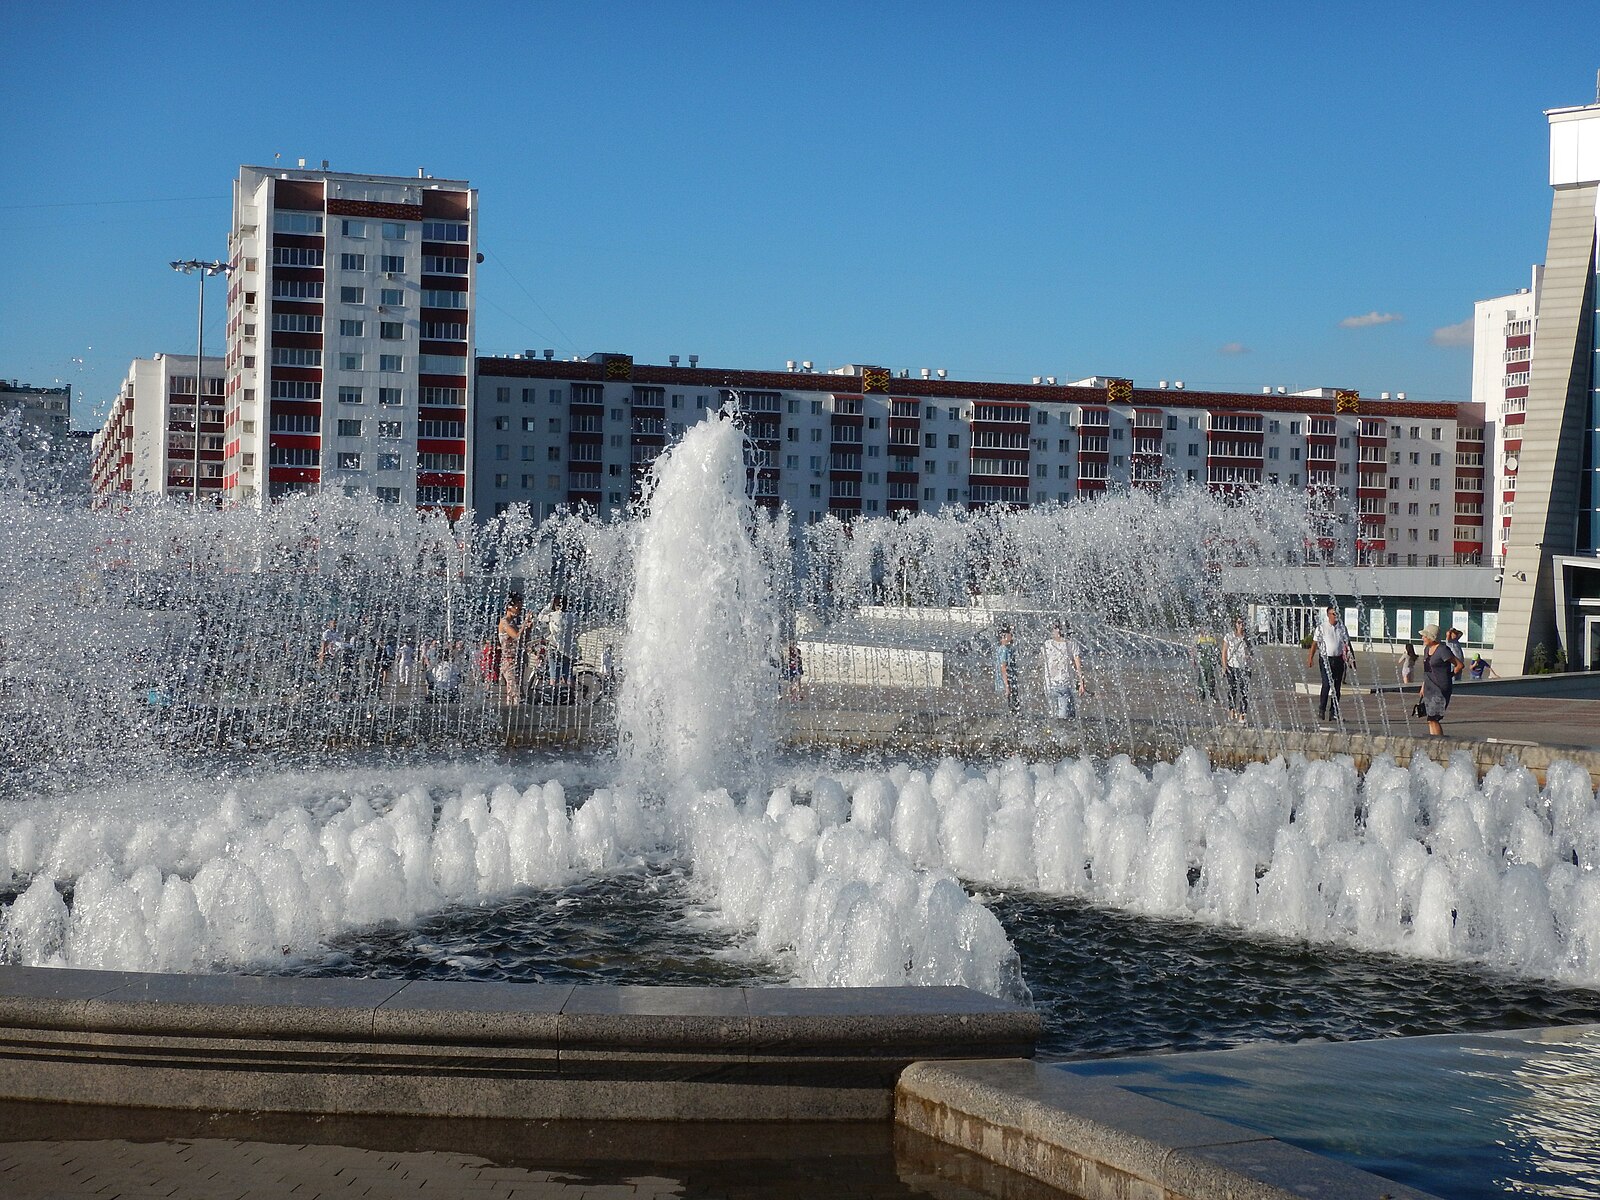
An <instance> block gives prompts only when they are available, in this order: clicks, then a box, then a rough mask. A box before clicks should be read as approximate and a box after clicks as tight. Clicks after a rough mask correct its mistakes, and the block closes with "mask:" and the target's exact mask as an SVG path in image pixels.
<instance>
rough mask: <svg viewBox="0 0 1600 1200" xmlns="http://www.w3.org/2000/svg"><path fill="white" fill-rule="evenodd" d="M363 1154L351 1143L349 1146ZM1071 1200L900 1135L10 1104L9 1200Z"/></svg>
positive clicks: (861, 1127)
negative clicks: (427, 1199)
mask: <svg viewBox="0 0 1600 1200" xmlns="http://www.w3.org/2000/svg"><path fill="white" fill-rule="evenodd" d="M341 1143H348V1144H341ZM1001 1194H1004V1195H1006V1196H1008V1197H1018V1198H1020V1200H1030V1198H1032V1197H1039V1198H1041V1200H1042V1198H1043V1197H1046V1196H1053V1195H1058V1194H1059V1193H1055V1192H1052V1191H1050V1190H1049V1189H1047V1188H1045V1187H1044V1186H1043V1185H1041V1184H1038V1183H1036V1182H1034V1181H1032V1180H1029V1179H1026V1178H1024V1177H1022V1176H1018V1175H1015V1174H1013V1173H1012V1172H1010V1171H1007V1170H1005V1169H1004V1168H1002V1167H997V1166H995V1165H993V1164H991V1163H988V1162H986V1161H984V1160H982V1159H979V1158H977V1157H975V1156H973V1155H970V1154H967V1153H965V1152H964V1151H961V1150H957V1149H955V1148H953V1147H948V1146H944V1145H941V1144H940V1143H937V1142H934V1141H932V1140H931V1139H929V1138H926V1137H924V1136H922V1135H920V1134H916V1133H913V1132H911V1131H907V1130H899V1131H896V1130H893V1129H891V1128H890V1126H889V1125H888V1124H887V1123H865V1124H852V1125H839V1124H819V1125H815V1126H810V1127H803V1126H792V1125H789V1126H783V1125H778V1126H775V1125H771V1124H757V1125H746V1126H728V1125H707V1126H698V1125H696V1126H660V1125H650V1124H630V1125H620V1124H614V1125H607V1124H576V1123H572V1124H569V1125H561V1124H552V1123H549V1122H511V1121H487V1122H467V1121H419V1120H405V1119H397V1120H392V1121H381V1122H380V1121H373V1120H361V1119H350V1118H329V1119H324V1120H317V1119H314V1118H282V1117H279V1118H263V1117H249V1116H206V1115H203V1114H184V1113H167V1112H148V1113H146V1112H133V1111H130V1110H118V1109H91V1108H67V1107H58V1106H52V1105H34V1106H25V1105H18V1104H4V1103H0V1196H4V1197H5V1198H6V1200H45V1198H47V1197H48V1198H51V1200H55V1198H60V1200H76V1198H78V1197H84V1198H88V1197H94V1198H95V1200H107V1198H109V1197H135V1196H137V1197H146V1196H150V1197H156V1196H159V1197H169V1198H171V1200H191V1198H192V1200H256V1198H258V1197H259V1198H262V1200H265V1198H266V1197H284V1196H293V1197H295V1198H296V1200H301V1198H304V1200H312V1198H315V1197H350V1198H352V1200H353V1198H355V1197H364V1198H367V1200H380V1198H387V1197H417V1196H440V1197H463V1198H470V1200H519V1198H520V1200H651V1198H653V1197H682V1196H695V1197H706V1198H714V1197H726V1198H728V1200H743V1198H745V1197H749V1198H751V1200H754V1198H755V1197H776V1198H777V1200H783V1198H785V1197H792V1198H794V1200H801V1198H805V1200H810V1198H812V1197H819V1196H826V1197H830V1198H831V1197H839V1198H840V1200H877V1198H879V1197H884V1198H887V1197H915V1196H934V1197H939V1198H941V1200H979V1198H981V1197H988V1196H997V1195H1001Z"/></svg>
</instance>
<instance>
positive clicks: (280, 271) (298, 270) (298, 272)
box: [272, 267, 322, 283]
mask: <svg viewBox="0 0 1600 1200" xmlns="http://www.w3.org/2000/svg"><path fill="white" fill-rule="evenodd" d="M272 277H273V278H274V279H283V280H287V281H290V282H295V283H321V282H322V268H321V267H273V268H272Z"/></svg>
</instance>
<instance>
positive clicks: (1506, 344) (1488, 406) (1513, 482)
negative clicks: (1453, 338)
mask: <svg viewBox="0 0 1600 1200" xmlns="http://www.w3.org/2000/svg"><path fill="white" fill-rule="evenodd" d="M1543 278H1544V267H1543V265H1542V264H1541V265H1538V266H1535V267H1534V268H1533V279H1532V285H1531V286H1530V287H1526V288H1522V289H1521V290H1520V291H1516V292H1513V293H1511V294H1510V295H1506V296H1495V297H1493V298H1491V299H1488V300H1479V301H1478V302H1477V303H1476V304H1474V305H1473V312H1472V331H1473V332H1472V399H1473V402H1474V403H1477V404H1482V405H1483V406H1484V410H1485V415H1486V420H1487V422H1488V424H1489V425H1491V426H1492V427H1494V428H1495V429H1496V430H1497V431H1498V432H1499V435H1500V436H1499V438H1498V441H1497V444H1496V446H1495V452H1494V457H1493V460H1492V463H1491V464H1490V470H1489V472H1488V476H1489V487H1488V495H1487V497H1486V504H1487V505H1488V506H1489V509H1490V511H1489V512H1488V514H1487V515H1488V518H1489V520H1488V530H1489V540H1490V552H1491V553H1492V555H1493V557H1494V559H1495V561H1496V562H1503V561H1504V559H1505V554H1506V547H1507V545H1508V543H1509V540H1510V535H1511V518H1512V515H1513V514H1514V513H1515V511H1516V498H1517V471H1518V468H1519V467H1520V466H1521V453H1522V422H1523V420H1524V419H1525V417H1526V414H1527V410H1528V380H1529V370H1530V368H1531V366H1532V359H1533V341H1534V338H1535V337H1536V336H1537V332H1538V314H1539V288H1540V284H1541V282H1542V280H1543Z"/></svg>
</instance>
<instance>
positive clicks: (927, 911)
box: [0, 752, 1600, 997]
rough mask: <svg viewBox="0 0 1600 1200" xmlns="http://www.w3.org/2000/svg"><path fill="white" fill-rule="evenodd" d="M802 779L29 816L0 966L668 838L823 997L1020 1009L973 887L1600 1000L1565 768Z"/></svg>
mask: <svg viewBox="0 0 1600 1200" xmlns="http://www.w3.org/2000/svg"><path fill="white" fill-rule="evenodd" d="M790 771H791V776H790V778H789V780H788V782H787V783H782V784H780V785H779V786H777V787H775V788H773V790H772V791H771V792H770V794H769V795H768V796H767V798H766V800H765V801H764V802H762V801H760V800H756V801H754V802H746V803H743V804H741V803H739V802H738V801H736V800H735V799H733V798H732V797H731V796H730V795H729V794H728V793H727V792H726V791H725V790H722V789H708V790H703V791H700V792H698V793H695V794H693V796H692V797H690V798H688V799H686V801H685V802H684V807H683V808H682V809H681V810H678V811H676V812H675V813H674V814H672V815H671V816H670V817H669V816H668V815H666V814H664V813H663V812H662V811H661V810H660V809H658V808H655V807H653V806H650V805H648V804H645V803H642V802H641V797H640V794H639V793H638V792H637V791H636V790H634V789H631V788H627V787H601V788H598V789H596V790H595V791H593V792H592V794H590V795H589V796H588V797H587V799H586V800H585V801H584V802H583V803H582V804H581V806H578V807H576V808H572V807H569V803H568V801H567V798H566V786H567V785H566V784H565V783H563V782H562V780H561V779H559V778H550V779H545V780H540V781H529V780H526V779H518V778H515V777H513V776H511V775H508V774H506V773H505V772H504V770H503V769H495V768H485V769H482V770H466V769H461V768H456V769H449V770H443V769H442V770H440V771H438V772H435V773H433V774H432V775H427V774H423V775H418V774H417V773H415V772H413V773H408V774H402V773H397V772H378V771H365V772H352V773H349V774H348V775H346V776H343V777H340V778H338V779H335V780H331V781H329V780H325V779H310V778H306V777H299V776H287V775H286V776H277V777H270V778H268V779H265V780H262V781H258V782H256V783H254V784H251V785H249V786H243V785H241V786H238V787H235V788H231V789H228V790H226V791H223V792H221V793H213V794H210V795H207V794H206V793H205V792H204V791H203V790H202V789H196V790H195V791H194V792H193V793H192V794H190V795H188V796H157V795H149V796H146V797H143V798H142V799H140V798H129V799H128V800H127V802H124V803H122V804H119V805H116V806H108V805H106V804H104V803H102V802H100V798H88V799H86V800H85V802H84V803H83V804H81V805H71V804H67V805H63V806H60V807H59V808H56V809H54V810H52V814H51V815H49V816H47V817H38V816H34V815H31V814H30V813H29V811H28V810H27V807H26V806H24V805H15V806H13V807H12V808H11V809H10V810H9V811H7V812H6V813H4V814H3V818H4V819H3V821H0V829H3V830H4V834H3V836H0V855H3V860H4V861H3V863H0V881H4V880H7V879H16V880H17V881H18V882H19V883H22V884H25V885H26V886H25V887H23V889H22V890H21V893H20V895H19V896H18V897H17V899H16V900H15V902H14V903H13V904H11V905H10V906H9V907H8V908H7V909H6V910H5V911H4V913H3V916H0V956H3V957H4V959H5V960H7V961H14V962H24V963H32V964H53V965H62V966H76V967H102V968H117V969H143V970H194V969H212V968H215V967H217V966H227V965H239V964H251V963H259V962H261V961H263V960H266V959H270V958H273V957H277V956H281V955H283V954H285V953H288V954H299V953H306V952H310V951H312V950H314V949H316V948H317V947H319V946H321V945H322V944H323V943H325V942H326V940H327V939H328V938H329V937H331V936H333V935H335V934H337V933H339V932H341V931H345V930H349V929H354V928H359V927H364V926H370V925H374V924H380V923H384V922H388V921H398V922H400V923H402V924H405V923H410V922H412V921H414V920H415V919H416V918H417V917H419V916H421V915H422V914H424V913H427V912H430V911H433V910H435V909H437V908H440V907H442V906H445V905H449V904H492V903H494V902H495V901H497V900H498V899H500V898H503V897H506V896H510V895H513V894H516V893H517V892H518V891H519V890H521V889H526V888H530V887H540V886H553V885H557V884H560V883H562V882H564V881H567V880H570V879H572V878H575V877H576V876H578V875H579V874H583V875H594V874H600V873H604V872H607V871H612V870H616V869H619V868H623V867H627V866H630V865H633V864H635V863H637V861H638V860H639V857H640V856H641V855H648V854H657V853H662V852H663V848H664V847H665V848H666V852H668V853H675V854H678V855H680V856H682V857H683V858H684V859H686V861H687V863H688V865H689V866H690V868H691V870H692V872H693V880H694V883H695V886H696V887H698V888H700V889H702V891H703V892H704V894H705V896H706V899H707V900H708V901H709V902H710V903H711V904H713V905H714V906H715V907H716V908H717V909H718V910H719V911H720V912H721V914H722V917H723V920H724V921H725V922H726V923H727V924H728V925H729V926H730V927H732V928H734V929H738V930H743V931H745V932H746V933H747V934H748V936H749V938H750V940H751V943H752V944H753V946H754V947H755V948H756V949H758V950H759V951H761V952H762V953H764V954H766V955H768V956H771V957H772V958H773V959H775V960H776V961H778V962H779V963H781V964H784V965H786V966H787V968H788V969H789V970H790V972H791V973H792V974H793V976H794V978H795V979H796V980H797V981H800V982H804V983H814V984H828V985H872V984H880V985H881V984H905V983H910V984H933V983H946V984H949V983H961V984H967V985H969V986H973V987H977V988H980V989H982V990H984V991H987V992H990V993H993V994H998V995H1010V996H1014V997H1020V996H1023V995H1025V989H1024V987H1023V984H1022V982H1021V979H1020V976H1019V972H1018V964H1017V959H1016V954H1015V951H1014V950H1013V949H1012V948H1011V946H1010V943H1009V942H1008V940H1007V939H1006V936H1005V934H1004V931H1003V930H1002V929H1001V927H1000V925H999V923H998V922H997V921H996V920H995V918H994V917H993V915H992V914H990V913H989V911H988V910H987V909H986V908H984V907H983V905H982V904H981V903H979V902H978V901H977V900H975V899H973V898H972V897H970V896H969V895H968V894H967V893H966V891H965V890H964V889H963V887H962V885H961V883H960V882H958V880H966V881H967V883H969V884H975V885H978V886H980V887H984V888H1014V889H1021V890H1025V891H1030V892H1039V893H1045V894H1051V895H1064V896H1078V897H1083V898H1086V899H1089V900H1091V901H1094V902H1096V903H1101V904H1105V905H1107V906H1110V907H1115V908H1119V909H1125V910H1129V911H1133V912H1137V913H1145V914H1152V915H1161V916H1169V917H1182V918H1188V919H1194V920H1199V921H1204V922H1210V923H1216V924H1222V925H1228V926H1233V927H1238V928H1243V929H1247V930H1252V931H1256V932H1259V933H1261V934H1264V935H1270V936H1277V937H1286V938H1292V939H1297V940H1306V941H1311V942H1323V943H1333V944H1340V945H1348V946H1354V947H1361V948H1366V949H1372V950H1380V951H1389V952H1397V953H1402V954H1411V955H1418V956H1423V957H1435V958H1443V959H1452V960H1462V961H1474V962H1482V963H1486V964H1488V965H1490V966H1492V967H1494V968H1496V969H1499V970H1504V971H1507V972H1511V973H1514V974H1518V975H1523V976H1529V977H1540V978H1551V979H1557V980H1561V981H1565V982H1570V983H1575V984H1583V985H1587V986H1591V987H1593V986H1600V814H1597V812H1596V808H1595V803H1594V794H1593V791H1592V790H1591V788H1590V786H1589V782H1588V778H1587V775H1586V774H1585V773H1584V772H1583V771H1582V770H1581V769H1579V768H1577V767H1575V766H1573V765H1572V764H1566V763H1558V764H1556V765H1555V766H1554V767H1552V769H1551V772H1550V778H1549V782H1548V783H1547V784H1546V786H1545V787H1544V788H1543V789H1541V788H1539V787H1538V786H1537V785H1536V784H1535V783H1534V781H1533V779H1532V777H1531V776H1530V775H1529V774H1528V773H1527V772H1526V771H1524V770H1522V769H1520V768H1512V769H1505V768H1496V769H1494V770H1491V771H1490V773H1489V774H1488V775H1487V776H1485V777H1484V779H1483V780H1482V781H1481V782H1479V781H1478V780H1476V779H1475V778H1474V776H1473V773H1472V771H1471V768H1470V765H1469V764H1468V762H1467V761H1466V760H1465V759H1459V760H1457V761H1455V762H1453V763H1451V764H1450V765H1448V766H1440V765H1437V764H1434V763H1431V762H1428V761H1426V760H1420V761H1419V762H1418V763H1417V764H1416V765H1415V766H1414V767H1412V768H1410V769H1405V768H1400V767H1397V766H1395V765H1394V764H1393V763H1391V762H1388V761H1380V762H1379V763H1377V764H1375V765H1374V766H1373V767H1372V769H1371V770H1369V771H1368V772H1367V774H1366V775H1365V777H1361V776H1358V775H1357V774H1356V772H1355V771H1354V770H1353V769H1351V768H1350V767H1349V765H1348V764H1346V763H1337V762H1335V763H1329V762H1320V761H1306V760H1303V759H1297V760H1295V761H1293V762H1288V763H1285V762H1281V761H1279V762H1274V763H1265V764H1255V765H1252V766H1249V767H1246V768H1245V769H1244V770H1242V771H1225V770H1212V769H1211V768H1210V767H1209V766H1208V765H1207V764H1206V762H1205V760H1204V758H1203V757H1202V756H1201V755H1199V754H1198V753H1196V752H1189V753H1188V754H1186V755H1184V756H1183V757H1182V758H1181V759H1180V760H1179V761H1178V762H1176V763H1170V764H1157V765H1156V766H1155V767H1154V768H1153V769H1151V770H1150V771H1149V772H1146V771H1143V770H1141V769H1139V768H1137V767H1136V766H1134V765H1133V764H1132V763H1130V762H1129V761H1128V760H1126V759H1114V760H1112V761H1110V762H1106V763H1096V762H1094V761H1093V760H1089V759H1068V760H1063V761H1061V762H1058V763H1035V764H1025V763H1023V762H1021V761H1016V760H1013V761H1010V762H1007V763H1005V764H1003V765H1000V766H996V767H987V768H981V767H977V766H973V765H969V764H962V763H959V762H956V761H954V760H946V761H944V762H942V763H940V764H939V765H938V766H937V767H936V768H935V769H933V770H931V771H928V770H918V769H913V768H912V767H910V766H907V765H901V766H897V767H895V768H893V769H892V770H889V771H886V772H885V771H872V772H860V773H847V774H843V775H835V774H830V773H827V772H825V771H823V772H819V771H817V770H814V769H810V770H796V769H795V768H793V767H791V768H790ZM569 782H570V778H569ZM669 825H670V826H675V830H673V829H669ZM58 884H59V885H61V886H60V887H58V886H57V885H58ZM68 884H70V885H71V890H72V904H71V906H70V908H69V906H68V905H67V903H66V902H65V901H64V900H63V897H62V891H63V890H65V885H68Z"/></svg>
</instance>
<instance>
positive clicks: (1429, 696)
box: [1417, 625, 1456, 737]
mask: <svg viewBox="0 0 1600 1200" xmlns="http://www.w3.org/2000/svg"><path fill="white" fill-rule="evenodd" d="M1455 666H1456V656H1455V655H1454V654H1453V653H1452V652H1451V650H1450V647H1448V646H1446V645H1445V644H1444V643H1443V642H1442V641H1440V640H1439V627H1438V626H1437V625H1428V626H1426V627H1425V628H1424V629H1423V631H1422V687H1421V688H1420V689H1418V691H1417V697H1418V699H1420V700H1421V701H1422V712H1423V715H1424V716H1426V717H1427V718H1428V732H1429V733H1430V734H1431V735H1433V736H1434V737H1439V736H1441V735H1442V734H1443V733H1444V727H1443V725H1441V724H1440V722H1442V721H1443V720H1444V711H1445V709H1447V708H1449V707H1450V691H1451V689H1452V688H1453V687H1454V685H1455V679H1456V674H1455Z"/></svg>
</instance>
